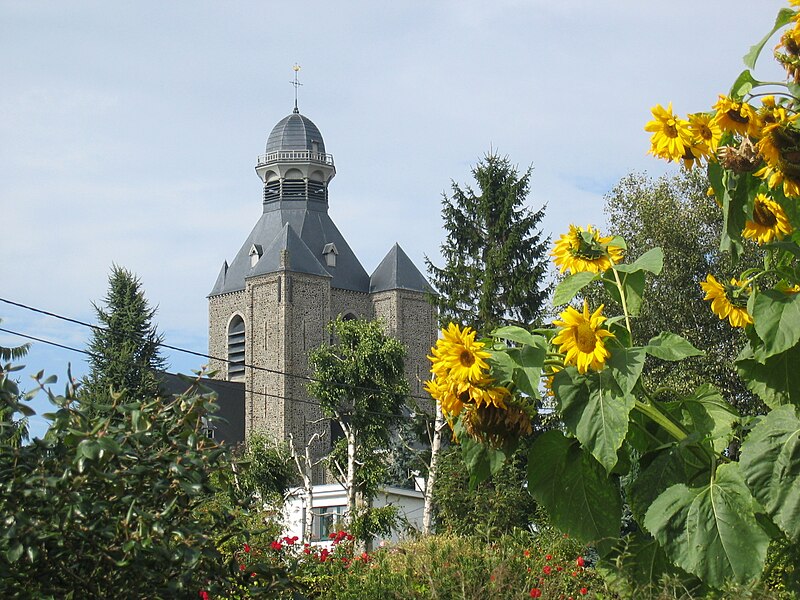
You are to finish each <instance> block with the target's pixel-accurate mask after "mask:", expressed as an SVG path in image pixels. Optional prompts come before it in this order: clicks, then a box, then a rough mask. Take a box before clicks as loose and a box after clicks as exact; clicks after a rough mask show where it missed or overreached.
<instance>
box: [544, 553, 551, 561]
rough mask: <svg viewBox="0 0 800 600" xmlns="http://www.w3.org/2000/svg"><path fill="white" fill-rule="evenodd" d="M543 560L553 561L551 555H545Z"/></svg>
mask: <svg viewBox="0 0 800 600" xmlns="http://www.w3.org/2000/svg"><path fill="white" fill-rule="evenodd" d="M544 559H545V560H552V559H553V555H552V554H547V555H546V556H545V557H544Z"/></svg>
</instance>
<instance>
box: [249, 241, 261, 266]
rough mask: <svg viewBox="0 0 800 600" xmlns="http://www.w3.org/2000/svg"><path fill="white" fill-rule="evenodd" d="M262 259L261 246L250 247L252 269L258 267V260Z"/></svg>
mask: <svg viewBox="0 0 800 600" xmlns="http://www.w3.org/2000/svg"><path fill="white" fill-rule="evenodd" d="M259 258H261V245H260V244H253V245H252V246H251V247H250V268H253V267H255V266H256V263H257V262H258V259H259Z"/></svg>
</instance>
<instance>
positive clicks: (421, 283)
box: [369, 244, 435, 293]
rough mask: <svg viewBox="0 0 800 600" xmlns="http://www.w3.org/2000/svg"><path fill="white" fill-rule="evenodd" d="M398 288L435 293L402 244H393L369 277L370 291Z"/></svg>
mask: <svg viewBox="0 0 800 600" xmlns="http://www.w3.org/2000/svg"><path fill="white" fill-rule="evenodd" d="M397 289H400V290H413V291H415V292H430V293H435V292H434V290H433V288H432V287H431V285H430V284H429V283H428V281H427V279H425V277H424V276H423V275H422V273H420V272H419V269H417V267H416V266H415V265H414V263H413V262H411V259H410V258H408V255H407V254H406V253H405V252H404V251H403V249H402V248H401V247H400V244H395V245H394V246H392V249H391V250H389V253H388V254H387V255H386V256H385V257H384V258H383V260H382V261H381V263H380V264H379V265H378V266H377V267H376V268H375V271H374V272H373V273H372V275H371V276H370V278H369V291H370V292H383V291H386V290H397Z"/></svg>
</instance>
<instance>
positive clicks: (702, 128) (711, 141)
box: [689, 113, 722, 158]
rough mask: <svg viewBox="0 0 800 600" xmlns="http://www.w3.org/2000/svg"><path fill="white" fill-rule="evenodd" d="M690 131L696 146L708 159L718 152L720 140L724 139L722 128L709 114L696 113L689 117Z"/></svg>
mask: <svg viewBox="0 0 800 600" xmlns="http://www.w3.org/2000/svg"><path fill="white" fill-rule="evenodd" d="M689 130H690V131H691V132H692V136H693V137H694V140H695V145H696V146H697V147H698V148H699V149H700V151H701V152H702V153H703V157H704V158H708V157H709V156H711V155H713V154H714V153H715V152H716V151H717V146H718V145H719V140H720V138H722V128H721V127H720V126H719V123H718V122H717V121H716V120H715V119H714V117H713V116H712V115H711V114H709V113H695V114H693V115H689Z"/></svg>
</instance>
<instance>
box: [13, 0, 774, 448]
mask: <svg viewBox="0 0 800 600" xmlns="http://www.w3.org/2000/svg"><path fill="white" fill-rule="evenodd" d="M786 4H787V3H786V2H784V1H781V0H759V1H758V2H753V1H752V0H692V1H689V0H672V1H671V2H669V3H664V2H654V1H641V0H559V1H558V2H554V1H553V0H495V1H494V2H484V1H480V0H442V1H438V0H427V1H426V2H422V1H402V0H400V1H396V2H391V3H389V2H375V1H374V0H372V1H369V0H358V1H348V0H341V1H337V2H309V1H301V0H295V1H292V2H273V1H266V0H261V1H258V2H256V1H249V2H245V1H242V2H208V1H202V0H193V1H191V2H189V1H188V0H187V1H174V2H155V1H150V0H142V1H136V2H134V1H120V2H107V1H104V0H97V1H82V0H75V1H71V2H55V1H54V2H39V1H36V0H20V1H15V0H0V202H1V203H2V213H0V214H2V218H0V227H2V237H0V239H1V240H2V257H3V260H2V262H0V298H2V299H5V300H11V301H13V302H16V303H21V304H24V305H27V306H32V307H35V308H39V309H42V310H45V311H49V312H52V313H56V314H59V315H64V316H67V317H70V318H73V319H77V320H81V321H85V322H92V323H94V322H96V321H95V315H94V310H93V307H92V303H93V302H94V303H99V302H102V298H103V297H104V295H105V293H106V290H107V285H108V275H109V272H110V269H111V266H112V264H116V265H119V266H122V267H125V268H127V269H129V270H131V271H132V272H134V273H135V274H136V275H137V276H138V277H139V278H140V279H141V282H142V287H143V289H144V291H145V294H146V296H147V298H148V300H149V301H150V303H151V304H152V305H153V306H156V307H157V309H158V312H157V314H156V317H155V322H156V324H157V326H158V329H159V331H161V332H162V333H163V334H164V337H165V342H166V343H168V344H170V345H173V346H177V347H181V348H187V349H191V350H194V351H197V352H206V351H207V346H208V335H207V331H208V305H207V295H208V293H209V292H210V291H211V288H212V286H213V284H214V281H215V280H216V277H217V274H218V272H219V269H220V267H221V265H222V263H223V261H224V260H229V261H230V260H231V259H232V258H233V257H234V255H235V254H236V252H237V251H238V250H239V248H240V246H241V245H242V243H243V242H244V240H245V239H246V237H247V235H248V234H249V232H250V230H251V229H252V227H253V225H254V224H255V223H256V221H257V220H258V218H259V216H260V214H261V211H262V206H261V193H262V190H261V182H260V180H259V179H258V177H257V175H256V173H255V170H254V167H255V162H256V157H257V156H258V155H259V154H261V153H263V152H264V147H265V144H266V139H267V136H268V135H269V132H270V131H271V129H272V127H273V126H274V125H275V124H276V123H277V122H278V121H279V120H281V119H282V118H283V117H285V116H286V115H288V114H289V113H290V112H291V110H292V108H293V104H294V93H295V90H294V87H293V86H292V85H291V81H292V80H293V77H294V71H293V70H292V66H293V65H295V64H299V65H300V66H301V70H300V72H299V77H300V82H301V83H302V86H301V87H299V92H298V94H299V99H298V102H299V108H300V112H301V113H302V114H304V115H305V116H307V117H309V118H310V119H311V120H312V121H313V122H314V123H315V124H316V125H317V127H318V128H319V129H320V131H321V133H322V136H323V138H324V141H325V146H326V150H327V152H329V153H332V154H333V156H334V160H335V164H336V169H337V174H336V177H335V178H334V180H333V181H332V182H331V185H330V188H329V203H330V211H329V212H330V215H331V217H332V218H333V220H334V222H335V223H336V224H337V225H338V227H339V229H340V231H341V232H342V234H343V235H344V237H345V239H347V240H348V242H349V244H350V246H351V248H352V249H353V250H354V252H355V253H356V255H357V256H358V257H359V258H360V260H361V262H362V264H363V265H364V267H365V269H366V270H367V272H372V271H373V270H374V268H375V267H376V266H377V265H378V263H379V262H380V260H381V259H382V258H383V257H384V256H385V254H386V253H387V252H388V251H389V249H390V248H391V246H392V245H393V243H394V242H398V243H399V244H400V246H401V247H402V248H403V249H404V250H405V251H406V253H407V254H408V255H409V256H410V257H411V259H412V260H413V261H414V262H415V264H416V265H417V266H418V267H419V268H420V270H421V271H423V272H424V257H426V256H427V257H429V258H430V259H431V260H432V261H433V262H434V263H435V264H439V265H441V264H442V263H441V255H440V253H439V248H440V245H441V243H442V242H443V240H444V236H445V232H444V230H443V226H442V219H441V198H442V194H443V193H447V192H448V191H449V190H450V188H451V184H452V182H456V183H459V184H461V185H464V184H469V183H470V181H471V174H470V170H471V168H472V167H473V166H474V165H475V163H476V162H477V161H479V160H480V159H481V158H482V157H483V156H484V155H485V154H486V153H487V152H490V151H493V152H496V153H498V154H501V155H507V156H508V157H509V159H510V160H511V161H512V163H513V164H515V165H517V166H518V168H519V170H520V171H524V170H525V169H527V168H528V167H529V166H532V167H533V174H532V178H531V194H530V196H529V199H528V203H529V206H530V208H531V209H533V210H538V209H539V208H540V207H542V206H546V213H545V217H544V219H543V221H542V231H543V233H544V235H545V236H551V237H552V238H553V239H555V238H557V237H558V236H559V235H560V233H562V232H565V231H566V230H567V228H568V225H569V224H570V223H576V224H579V225H585V224H588V223H592V224H597V225H600V226H602V225H603V224H604V221H605V220H604V216H603V205H604V196H605V195H606V194H607V193H608V192H609V191H610V190H612V189H613V187H614V185H615V184H616V183H617V182H618V181H619V180H620V179H621V178H622V177H624V176H625V175H626V174H628V173H630V172H647V174H648V175H650V176H653V177H657V176H660V175H662V174H664V173H669V172H674V171H675V170H677V167H675V166H674V165H668V164H666V163H663V162H660V161H657V160H656V159H654V158H652V157H650V156H648V155H647V149H648V148H649V140H648V134H647V133H646V132H644V130H643V126H644V124H645V123H646V122H647V121H648V120H649V119H650V108H651V107H652V106H654V105H655V104H657V103H660V104H663V105H666V104H667V103H668V102H672V103H673V107H674V108H675V110H676V112H679V113H681V114H686V113H688V112H699V111H703V110H708V109H709V108H710V106H711V105H712V104H713V103H714V102H715V101H716V98H717V94H719V93H724V92H726V91H727V90H728V89H729V88H730V85H731V83H732V82H733V81H734V80H735V78H736V77H737V75H738V74H739V73H740V72H741V70H742V69H743V68H744V67H743V64H742V62H741V56H743V55H744V54H745V52H746V51H747V49H748V48H749V47H750V46H751V45H752V44H754V43H756V42H757V41H758V40H760V39H761V37H763V35H765V34H766V33H767V32H768V31H769V30H770V28H771V27H772V24H773V22H774V19H775V15H776V13H777V11H778V10H779V9H780V8H782V7H784V6H785V5H786ZM773 45H774V43H771V44H768V46H767V51H766V52H765V57H764V59H762V64H760V65H759V67H760V68H759V69H758V70H757V74H761V75H762V76H761V77H759V78H760V79H762V80H770V79H772V80H774V79H776V78H781V73H780V72H779V71H778V70H777V68H776V67H775V66H774V65H773V63H772V62H771V61H770V60H769V54H770V53H769V49H770V48H771V47H772V46H773ZM0 319H2V324H0V327H3V328H6V329H9V330H12V331H16V332H19V333H25V334H28V335H32V336H36V337H40V338H43V339H46V340H49V341H51V342H57V343H59V344H62V345H65V346H70V347H74V348H77V349H83V348H85V347H86V344H87V342H88V340H89V338H90V330H89V329H88V328H86V327H83V326H79V325H75V324H70V323H67V322H64V321H60V320H57V319H54V318H52V317H48V316H45V315H42V314H37V313H35V312H32V311H30V310H27V309H23V308H19V307H16V306H13V305H11V304H8V303H5V302H0ZM24 341H25V340H24V339H22V338H20V337H18V336H16V335H11V334H8V333H3V332H0V345H2V346H15V345H18V344H20V343H22V342H24ZM165 356H166V358H167V360H168V361H169V363H170V365H171V367H172V370H173V371H178V372H183V373H190V372H191V371H193V370H195V369H198V368H199V367H200V366H201V365H202V364H203V360H202V359H201V358H198V357H196V356H191V355H187V354H181V353H178V352H174V351H167V352H165ZM85 358H86V357H85V355H83V354H81V353H78V352H73V351H69V350H66V349H59V348H55V347H53V346H50V345H47V344H44V343H41V342H37V343H34V345H33V347H32V349H31V351H30V353H29V355H28V356H27V357H26V358H25V360H24V363H25V365H26V368H25V369H23V370H22V371H20V372H19V373H18V374H17V378H18V379H19V380H20V384H21V387H23V388H24V389H32V388H33V387H34V384H33V381H32V379H31V375H32V374H34V373H36V372H38V371H40V370H44V371H45V372H46V373H47V374H54V375H57V376H58V378H59V383H57V384H56V385H55V386H54V387H53V389H54V391H56V392H61V391H63V382H64V381H65V380H66V373H67V366H68V365H71V368H72V373H73V376H76V377H80V376H82V375H84V374H85V373H86V372H87V366H86V362H85ZM32 407H33V408H34V409H35V410H36V411H37V412H38V413H41V412H46V411H47V410H49V404H48V402H47V401H46V398H45V396H44V394H42V393H39V395H38V396H37V397H36V398H35V399H34V401H33V404H32ZM45 423H46V422H45V421H44V420H43V419H42V418H41V417H38V416H37V417H35V418H33V420H32V421H31V431H32V433H33V435H42V434H43V432H44V428H45Z"/></svg>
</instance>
